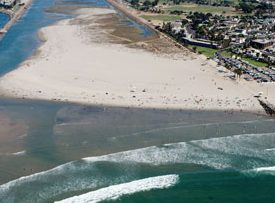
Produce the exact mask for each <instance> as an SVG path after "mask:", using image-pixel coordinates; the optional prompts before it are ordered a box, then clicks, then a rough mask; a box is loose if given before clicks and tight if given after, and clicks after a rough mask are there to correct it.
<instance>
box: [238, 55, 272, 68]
mask: <svg viewBox="0 0 275 203" xmlns="http://www.w3.org/2000/svg"><path fill="white" fill-rule="evenodd" d="M242 59H243V60H244V61H247V62H248V63H250V64H251V65H254V66H258V67H264V66H267V63H264V62H260V61H256V60H254V59H251V58H247V57H242Z"/></svg>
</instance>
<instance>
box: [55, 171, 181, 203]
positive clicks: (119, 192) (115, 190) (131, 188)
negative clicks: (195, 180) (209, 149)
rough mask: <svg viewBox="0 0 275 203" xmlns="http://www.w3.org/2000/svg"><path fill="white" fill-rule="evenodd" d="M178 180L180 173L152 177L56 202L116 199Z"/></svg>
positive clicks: (67, 202) (74, 202)
mask: <svg viewBox="0 0 275 203" xmlns="http://www.w3.org/2000/svg"><path fill="white" fill-rule="evenodd" d="M178 181H179V176H178V175H164V176H157V177H150V178H145V179H140V180H135V181H132V182H128V183H122V184H118V185H112V186H109V187H105V188H101V189H99V190H95V191H92V192H88V193H85V194H82V195H79V196H74V197H70V198H68V199H64V200H61V201H58V202H56V203H76V202H77V203H87V202H89V203H95V202H101V201H106V200H116V199H118V198H120V197H121V196H123V195H130V194H134V193H137V192H144V191H149V190H152V189H165V188H169V187H172V186H174V185H176V184H177V183H178Z"/></svg>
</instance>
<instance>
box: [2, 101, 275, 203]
mask: <svg viewBox="0 0 275 203" xmlns="http://www.w3.org/2000/svg"><path fill="white" fill-rule="evenodd" d="M4 121H6V122H4ZM0 122H2V125H1V127H0V132H3V128H5V129H6V133H5V135H4V134H1V136H0V171H1V173H0V202H4V203H6V202H28V203H29V202H55V201H62V202H101V201H103V202H109V201H112V202H113V201H114V202H274V200H275V198H274V193H273V188H274V186H275V182H274V181H275V177H274V175H275V171H274V166H275V156H274V155H275V125H274V120H273V119H271V118H270V117H265V116H257V115H253V114H242V113H233V114H228V113H224V112H202V111H201V112H199V111H171V110H170V111H168V110H153V109H151V110H148V109H147V110H142V109H129V108H114V107H113V108H112V107H92V106H79V105H74V104H59V103H49V102H35V101H14V100H0ZM7 123H8V124H7ZM4 124H5V125H4ZM3 125H4V126H3ZM9 128H10V130H7V129H9Z"/></svg>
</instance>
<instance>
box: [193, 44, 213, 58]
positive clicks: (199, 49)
mask: <svg viewBox="0 0 275 203" xmlns="http://www.w3.org/2000/svg"><path fill="white" fill-rule="evenodd" d="M193 47H196V49H197V52H198V53H201V54H203V55H205V56H207V57H210V58H211V57H213V56H214V55H215V53H216V52H217V51H218V50H217V49H211V48H207V47H200V46H189V48H190V49H193Z"/></svg>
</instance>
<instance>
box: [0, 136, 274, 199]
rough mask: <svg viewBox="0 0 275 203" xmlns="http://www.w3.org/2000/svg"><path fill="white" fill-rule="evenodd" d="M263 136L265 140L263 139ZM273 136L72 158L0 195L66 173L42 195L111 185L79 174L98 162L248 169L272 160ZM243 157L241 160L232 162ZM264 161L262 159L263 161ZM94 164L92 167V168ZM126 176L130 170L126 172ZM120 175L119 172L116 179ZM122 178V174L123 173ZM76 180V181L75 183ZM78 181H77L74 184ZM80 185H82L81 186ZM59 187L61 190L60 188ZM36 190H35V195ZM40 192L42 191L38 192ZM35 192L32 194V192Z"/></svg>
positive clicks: (0, 192) (15, 183) (11, 184)
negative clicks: (68, 161)
mask: <svg viewBox="0 0 275 203" xmlns="http://www.w3.org/2000/svg"><path fill="white" fill-rule="evenodd" d="M263 138H264V139H263ZM274 139H275V134H274V133H266V134H260V133H259V134H242V135H235V136H230V137H220V138H211V139H205V140H196V141H190V142H181V143H174V144H166V145H162V146H158V147H157V146H152V147H146V148H141V149H136V150H130V151H124V152H118V153H113V154H108V155H102V156H97V157H87V158H83V159H82V160H83V162H82V163H80V162H81V161H75V162H70V163H66V164H64V165H60V166H58V167H56V168H53V169H51V170H48V171H44V172H40V173H37V174H33V175H30V176H25V177H21V178H19V179H16V180H13V181H10V182H8V183H6V184H3V185H1V186H0V198H1V197H7V198H8V197H9V196H10V192H12V193H13V192H15V191H21V190H20V188H22V189H23V188H24V187H25V186H26V185H33V184H35V183H39V182H43V183H46V182H51V181H53V180H56V179H58V178H59V177H62V176H63V175H65V177H68V178H66V179H64V180H59V181H58V182H56V183H55V185H53V186H52V187H48V186H47V185H46V184H44V185H45V186H43V187H41V188H40V190H41V192H42V191H43V194H45V195H50V196H54V195H58V194H62V193H63V192H69V191H75V190H81V188H84V189H85V188H86V189H91V190H92V189H93V188H96V187H104V186H105V185H106V184H110V180H109V179H108V180H105V179H104V178H106V177H104V174H103V175H102V177H100V178H102V179H100V180H99V177H98V176H96V175H95V176H91V177H85V178H84V179H83V177H82V176H81V175H80V176H78V174H81V173H82V172H83V173H86V172H87V171H90V172H92V173H91V174H94V173H93V171H94V170H95V171H96V170H97V168H96V163H97V162H102V161H106V162H113V163H123V164H127V165H128V166H131V165H132V164H139V163H145V164H150V165H165V164H174V163H186V164H200V165H204V166H208V167H211V168H216V169H225V168H231V169H237V170H249V169H252V168H257V167H261V166H262V165H263V164H265V165H267V164H268V163H274V162H275V157H274V156H273V153H270V152H269V151H266V150H265V149H266V146H268V145H270V143H271V142H272V141H274ZM240 157H243V158H242V161H241V162H238V161H235V160H239V158H240ZM263 161H264V162H263ZM93 166H95V168H94V169H93ZM125 173H126V174H125V175H126V176H127V173H129V170H127V172H125ZM122 176H123V175H122V174H120V175H119V174H118V175H117V178H121V177H122ZM123 177H124V176H123ZM128 180H129V179H124V180H117V182H115V181H114V182H113V184H117V183H121V182H125V181H128ZM77 181H78V182H77ZM76 182H77V183H76ZM80 185H81V188H80ZM60 188H62V189H60ZM38 193H39V192H37V194H38ZM40 194H41V193H40ZM33 195H35V194H33Z"/></svg>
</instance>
